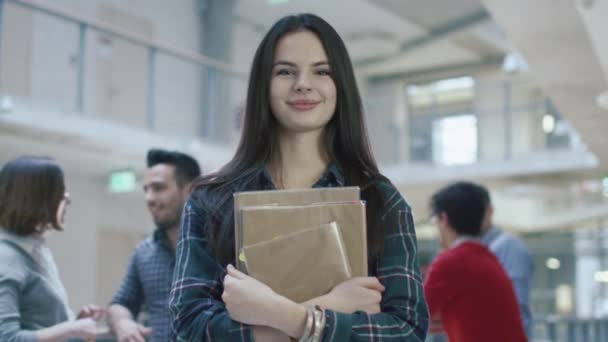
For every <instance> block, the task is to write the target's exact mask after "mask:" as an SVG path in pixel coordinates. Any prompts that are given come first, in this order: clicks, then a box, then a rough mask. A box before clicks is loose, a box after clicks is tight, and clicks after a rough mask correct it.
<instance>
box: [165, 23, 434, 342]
mask: <svg viewBox="0 0 608 342" xmlns="http://www.w3.org/2000/svg"><path fill="white" fill-rule="evenodd" d="M337 186H359V187H360V188H361V189H362V194H361V195H362V198H363V199H364V200H365V201H366V203H367V217H368V234H367V235H368V245H369V248H368V249H369V254H370V255H369V271H370V275H371V276H370V277H362V278H354V279H351V280H349V281H346V282H344V283H342V284H340V285H338V286H336V287H335V288H334V289H333V290H332V291H331V292H330V293H328V294H327V295H325V296H322V297H320V298H316V299H314V300H311V301H310V302H308V303H294V302H292V301H290V300H289V299H287V298H284V297H281V296H279V295H277V294H276V293H274V292H273V291H272V289H270V288H269V287H268V286H266V285H265V284H262V283H261V282H259V281H257V280H256V279H253V278H252V277H249V276H247V275H245V274H243V273H241V272H239V271H237V270H236V269H235V268H234V267H233V266H232V265H233V264H234V261H235V260H234V255H235V253H234V227H233V193H234V192H236V191H246V190H265V189H277V188H280V189H293V188H309V187H337ZM184 210H185V212H184V216H183V217H184V219H183V222H182V228H181V232H180V240H179V243H178V248H177V262H176V269H175V272H174V283H173V289H172V294H171V297H170V309H171V311H172V314H173V317H174V321H173V333H174V334H175V335H176V338H177V340H179V341H200V340H208V341H210V340H218V341H220V340H221V341H250V340H252V338H254V337H255V338H256V339H258V340H267V339H271V338H272V337H277V338H280V337H281V336H283V337H286V336H285V335H287V336H290V337H292V338H302V339H303V340H309V337H310V335H313V336H314V337H313V339H312V340H325V341H334V340H335V341H347V340H369V339H371V340H385V339H386V340H391V341H395V340H399V341H410V340H411V341H423V340H424V339H425V336H426V331H427V325H428V312H427V307H426V303H425V301H424V296H423V289H422V282H421V279H420V273H419V269H418V261H417V256H416V238H415V232H414V226H413V222H412V215H411V212H410V208H409V206H408V205H407V203H406V202H405V201H404V199H403V198H402V197H401V195H400V194H399V192H398V191H397V190H396V189H395V187H394V186H393V185H392V184H391V183H390V182H389V181H388V180H387V179H386V178H385V177H384V176H382V175H381V174H380V173H379V171H378V167H377V165H376V162H375V160H374V158H373V156H372V153H371V151H370V146H369V141H368V138H367V132H366V128H365V124H364V117H363V109H362V105H361V99H360V97H359V91H358V89H357V86H356V83H355V77H354V73H353V68H352V64H351V62H350V59H349V56H348V53H347V51H346V47H345V46H344V43H343V41H342V40H341V39H340V37H339V36H338V34H337V33H336V31H335V30H334V29H333V28H332V27H331V26H330V25H329V24H328V23H327V22H325V21H323V20H322V19H321V18H319V17H317V16H315V15H311V14H302V15H297V16H289V17H285V18H283V19H281V20H280V21H278V22H277V23H276V24H275V25H274V26H273V27H272V28H271V29H270V31H269V32H268V34H267V35H266V36H265V37H264V39H263V40H262V42H261V44H260V46H259V48H258V50H257V52H256V54H255V58H254V60H253V65H252V68H251V74H250V81H249V89H248V93H247V103H246V108H245V118H244V127H243V132H242V136H241V141H240V144H239V146H238V148H237V151H236V154H235V156H234V157H233V158H232V160H231V161H230V162H229V163H228V164H227V165H225V166H224V167H223V168H222V169H221V170H220V171H219V172H217V173H215V174H212V175H209V176H206V177H205V178H203V179H202V180H201V181H200V184H199V186H198V187H197V188H196V190H195V191H194V193H193V194H192V196H191V198H190V200H189V201H188V203H187V204H186V207H185V209H184ZM311 307H314V309H311ZM311 322H314V323H315V324H312V323H311Z"/></svg>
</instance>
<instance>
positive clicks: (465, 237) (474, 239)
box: [450, 235, 481, 248]
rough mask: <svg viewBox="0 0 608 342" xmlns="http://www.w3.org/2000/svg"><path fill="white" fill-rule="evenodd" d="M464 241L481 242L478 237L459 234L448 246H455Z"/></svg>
mask: <svg viewBox="0 0 608 342" xmlns="http://www.w3.org/2000/svg"><path fill="white" fill-rule="evenodd" d="M465 242H474V243H481V241H480V240H479V238H478V237H475V236H471V235H461V236H459V237H458V238H457V239H456V240H454V242H452V244H451V245H450V248H456V247H458V246H460V245H462V244H463V243H465Z"/></svg>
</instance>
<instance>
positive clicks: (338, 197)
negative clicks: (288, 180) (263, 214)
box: [234, 187, 360, 270]
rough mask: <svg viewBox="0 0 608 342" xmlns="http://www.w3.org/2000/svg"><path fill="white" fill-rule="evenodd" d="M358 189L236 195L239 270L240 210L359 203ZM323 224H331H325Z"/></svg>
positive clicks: (314, 189) (292, 190)
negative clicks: (256, 207)
mask: <svg viewBox="0 0 608 342" xmlns="http://www.w3.org/2000/svg"><path fill="white" fill-rule="evenodd" d="M359 193H360V191H359V188H358V187H338V188H313V189H290V190H271V191H247V192H238V193H235V194H234V238H235V244H236V246H235V247H236V248H235V252H236V264H237V268H239V269H241V270H244V264H243V263H242V262H241V261H239V253H240V251H241V248H242V246H243V241H242V233H241V232H242V225H241V215H240V210H241V208H244V207H251V206H284V205H310V204H315V203H322V202H343V201H358V200H359V199H360V194H359ZM323 223H329V221H328V222H323Z"/></svg>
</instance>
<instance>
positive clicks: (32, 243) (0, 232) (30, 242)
mask: <svg viewBox="0 0 608 342" xmlns="http://www.w3.org/2000/svg"><path fill="white" fill-rule="evenodd" d="M0 239H1V240H6V241H9V242H12V243H14V244H16V245H17V246H19V247H20V248H21V249H23V250H24V251H26V252H27V253H28V254H30V255H33V253H34V251H35V250H36V249H38V248H40V246H41V245H43V244H44V238H43V237H42V235H37V234H35V235H34V234H33V235H28V236H20V235H16V234H13V233H11V232H9V231H7V230H6V229H4V228H1V227H0Z"/></svg>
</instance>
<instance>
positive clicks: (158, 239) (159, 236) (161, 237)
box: [152, 228, 171, 250]
mask: <svg viewBox="0 0 608 342" xmlns="http://www.w3.org/2000/svg"><path fill="white" fill-rule="evenodd" d="M152 240H154V242H155V243H157V244H159V245H161V246H163V247H165V248H167V249H169V250H171V248H170V247H169V238H168V237H167V233H165V231H164V230H162V229H160V228H156V229H155V230H154V233H153V234H152Z"/></svg>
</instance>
